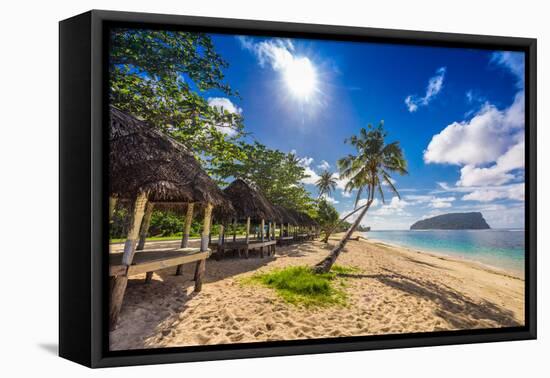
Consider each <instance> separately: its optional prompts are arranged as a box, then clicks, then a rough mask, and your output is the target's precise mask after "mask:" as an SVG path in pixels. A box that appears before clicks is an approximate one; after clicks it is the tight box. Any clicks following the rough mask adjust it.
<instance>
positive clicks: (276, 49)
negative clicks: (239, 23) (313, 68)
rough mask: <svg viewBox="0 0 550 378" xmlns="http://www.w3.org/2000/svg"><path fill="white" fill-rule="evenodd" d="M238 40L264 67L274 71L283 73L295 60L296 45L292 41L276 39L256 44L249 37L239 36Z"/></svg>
mask: <svg viewBox="0 0 550 378" xmlns="http://www.w3.org/2000/svg"><path fill="white" fill-rule="evenodd" d="M238 38H239V41H240V42H241V46H242V47H243V48H245V49H247V50H250V51H252V52H253V53H254V54H255V55H256V57H257V58H258V63H259V64H260V66H262V67H264V66H265V65H270V66H271V68H272V69H273V70H274V71H282V70H284V69H286V67H288V66H290V65H291V64H292V63H293V61H294V59H295V57H294V55H293V52H294V45H293V43H292V41H291V40H290V39H279V38H275V39H270V40H266V41H262V42H258V43H255V42H253V41H252V39H251V38H249V37H244V36H239V37H238ZM306 59H307V58H306Z"/></svg>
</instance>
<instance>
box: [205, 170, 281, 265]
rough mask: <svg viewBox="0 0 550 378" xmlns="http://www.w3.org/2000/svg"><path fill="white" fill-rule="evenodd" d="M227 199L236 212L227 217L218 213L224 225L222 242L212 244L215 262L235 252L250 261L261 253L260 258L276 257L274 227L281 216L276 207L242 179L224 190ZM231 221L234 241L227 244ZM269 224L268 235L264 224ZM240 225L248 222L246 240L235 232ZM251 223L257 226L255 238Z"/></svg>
mask: <svg viewBox="0 0 550 378" xmlns="http://www.w3.org/2000/svg"><path fill="white" fill-rule="evenodd" d="M223 193H224V195H225V196H226V198H227V199H228V200H229V201H230V202H231V205H232V208H233V212H232V213H231V214H228V213H227V211H226V210H225V209H218V210H217V211H216V215H217V216H219V217H220V218H222V219H225V222H222V224H221V225H220V232H219V238H218V240H217V241H213V242H212V243H211V246H212V248H215V249H216V258H222V257H223V256H224V254H225V253H226V251H230V250H234V251H236V252H237V253H238V254H239V255H241V253H243V254H244V256H245V257H247V258H248V256H249V252H250V251H252V250H259V251H260V256H261V257H264V251H265V250H267V255H268V256H270V255H273V254H275V244H276V240H275V225H276V222H277V219H278V213H277V212H276V210H275V209H274V207H273V205H272V204H271V203H270V202H269V201H268V200H267V199H266V198H265V197H264V195H263V194H262V193H261V192H260V191H259V190H256V189H255V188H253V187H252V186H250V185H249V184H247V183H246V182H245V181H244V180H242V179H236V180H235V181H233V182H232V183H231V184H229V186H227V188H225V189H224V190H223ZM228 220H231V222H232V225H233V230H234V233H233V240H231V241H226V240H225V229H226V227H225V225H224V224H227V222H228ZM266 221H267V222H268V223H267V232H266V230H265V222H266ZM237 222H246V231H245V232H246V233H245V238H244V239H237V235H236V232H235V229H236V225H237ZM251 222H254V223H256V224H257V225H258V232H255V233H254V235H253V237H251V235H250V226H251Z"/></svg>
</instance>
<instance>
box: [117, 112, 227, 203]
mask: <svg viewBox="0 0 550 378" xmlns="http://www.w3.org/2000/svg"><path fill="white" fill-rule="evenodd" d="M110 121H111V122H110V124H111V125H110V135H109V143H110V146H109V147H110V153H109V171H110V191H111V193H112V194H114V195H118V196H119V197H121V198H133V196H134V195H135V194H136V193H137V192H139V191H147V192H149V199H150V200H151V201H155V202H202V203H207V202H209V203H212V204H214V205H216V206H229V207H230V206H231V205H230V204H229V202H228V201H227V200H226V199H225V197H224V196H223V193H222V192H221V190H220V189H219V188H218V186H217V185H216V183H215V182H214V181H213V180H212V179H211V178H210V177H209V176H208V174H207V173H206V172H205V171H204V170H203V169H202V167H201V166H200V164H199V163H198V162H197V160H195V158H194V157H193V155H192V154H191V153H190V152H189V151H188V150H187V148H186V147H185V146H183V145H182V144H181V143H179V142H177V141H175V140H174V139H173V138H171V137H169V136H167V135H165V134H164V133H162V132H161V131H159V130H158V129H156V128H153V127H151V126H149V125H148V124H147V123H146V122H144V121H141V120H139V119H137V118H135V117H134V116H132V115H130V114H128V113H125V112H123V111H121V110H119V109H117V108H115V107H113V106H111V109H110Z"/></svg>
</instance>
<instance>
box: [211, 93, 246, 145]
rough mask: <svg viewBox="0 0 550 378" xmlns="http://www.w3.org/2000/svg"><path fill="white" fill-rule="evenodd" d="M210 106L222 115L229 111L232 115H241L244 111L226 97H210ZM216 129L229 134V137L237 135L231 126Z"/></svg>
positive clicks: (221, 126)
mask: <svg viewBox="0 0 550 378" xmlns="http://www.w3.org/2000/svg"><path fill="white" fill-rule="evenodd" d="M208 105H210V106H211V107H213V108H214V109H216V110H217V111H218V112H220V113H222V112H224V111H227V112H229V113H231V114H241V113H242V111H243V110H242V109H241V108H239V107H238V106H236V105H235V104H233V103H232V102H231V100H230V99H228V98H226V97H210V98H209V99H208ZM216 128H217V129H218V130H219V131H220V132H222V133H224V134H227V135H229V136H231V135H235V133H236V130H235V129H233V128H232V127H231V125H228V124H227V125H220V126H216Z"/></svg>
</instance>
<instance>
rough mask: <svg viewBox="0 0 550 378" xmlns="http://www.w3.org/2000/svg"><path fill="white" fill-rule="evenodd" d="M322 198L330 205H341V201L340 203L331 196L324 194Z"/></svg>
mask: <svg viewBox="0 0 550 378" xmlns="http://www.w3.org/2000/svg"><path fill="white" fill-rule="evenodd" d="M321 198H323V199H324V200H325V201H327V202H328V203H332V204H334V205H336V204H337V203H340V201H338V200H336V199H334V198H332V197H329V196H328V195H326V194H323V195H322V196H321Z"/></svg>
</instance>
